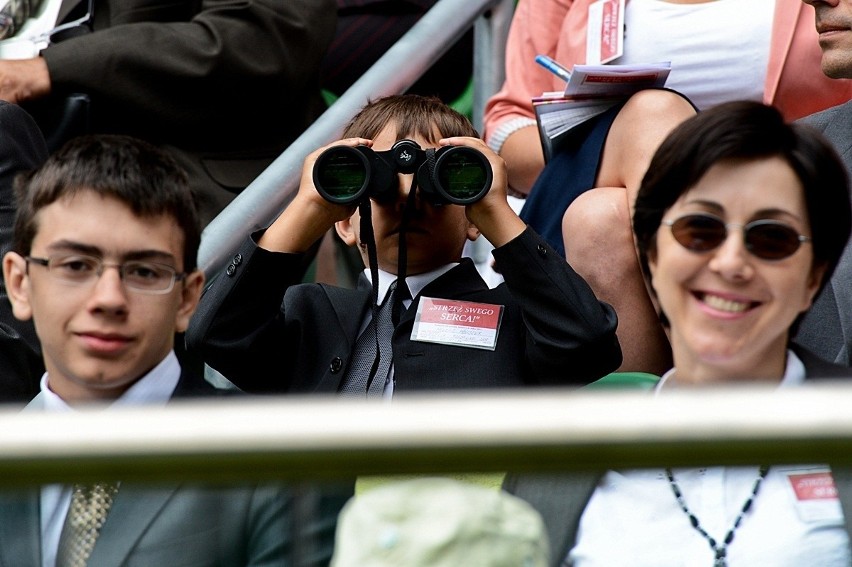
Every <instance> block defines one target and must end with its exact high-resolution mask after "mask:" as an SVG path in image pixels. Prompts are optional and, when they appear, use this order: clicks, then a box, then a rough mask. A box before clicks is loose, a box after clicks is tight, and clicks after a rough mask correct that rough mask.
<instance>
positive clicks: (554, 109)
mask: <svg viewBox="0 0 852 567" xmlns="http://www.w3.org/2000/svg"><path fill="white" fill-rule="evenodd" d="M670 71H671V62H663V63H651V64H646V65H575V66H574V68H573V69H572V70H571V72H570V73H571V74H570V79H569V80H568V83H567V85H566V86H565V90H564V91H562V92H546V93H542V94H541V95H540V96H537V97H534V98H533V99H532V103H533V110H534V111H535V116H536V122H537V124H538V130H539V134H540V136H541V146H542V148H543V150H544V159H545V161H549V160H550V158H551V156H553V154H554V152H555V151H557V150H558V149H559V146H560V143H561V142H563V141H564V139H565V138H566V137H567V135H568V133H569V132H570V131H571V130H572V129H574V128H576V127H577V126H579V125H580V124H583V123H584V122H586V121H588V120H590V119H592V118H594V117H595V116H598V115H600V114H603V113H604V112H606V111H607V110H609V109H610V108H612V107H613V106H615V105H616V104H618V103H619V102H621V101H623V100H625V99H627V98H629V97H630V96H631V95H632V94H634V93H636V92H638V91H640V90H642V89H648V88H659V87H662V86H664V85H665V84H666V80H667V79H668V77H669V72H670Z"/></svg>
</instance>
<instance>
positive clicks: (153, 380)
mask: <svg viewBox="0 0 852 567" xmlns="http://www.w3.org/2000/svg"><path fill="white" fill-rule="evenodd" d="M179 379H180V363H179V362H178V359H177V355H175V352H174V351H171V352H170V353H169V354H168V355H167V356H166V358H164V359H163V360H162V361H161V362H160V363H159V364H158V365H157V366H155V367H154V368H153V369H152V370H151V371H150V372H148V373H147V374H146V375H145V376H143V377H142V378H140V379H139V380H138V381H136V383H135V384H133V385H132V386H131V387H130V388H128V389H127V391H126V392H124V394H122V395H121V397H119V398H118V399H117V400H115V401H113V402H112V403H111V404H110V407H121V406H137V405H146V406H151V405H161V406H162V405H165V404H166V402H168V401H169V398H171V396H172V394H173V393H174V391H175V388H176V387H177V383H178V380H179ZM40 388H41V397H42V400H43V401H44V409H45V410H47V411H69V410H71V409H73V408H72V407H71V406H69V405H68V404H67V403H65V401H64V400H63V399H62V398H60V397H59V396H57V395H56V394H55V393H54V392H53V391H51V389H50V388H49V386H48V375H47V373H45V374H44V376H42V377H41V383H40Z"/></svg>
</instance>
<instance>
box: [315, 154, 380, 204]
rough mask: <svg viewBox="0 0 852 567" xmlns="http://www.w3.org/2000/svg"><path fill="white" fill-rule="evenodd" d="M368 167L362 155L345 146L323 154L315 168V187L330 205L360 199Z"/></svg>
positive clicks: (365, 185)
mask: <svg viewBox="0 0 852 567" xmlns="http://www.w3.org/2000/svg"><path fill="white" fill-rule="evenodd" d="M369 178H370V168H369V164H368V163H367V158H366V157H364V154H363V153H361V152H359V151H358V150H356V149H355V148H350V147H348V146H335V147H333V148H329V149H328V150H326V151H324V152H323V153H322V154H321V155H320V156H319V158H318V159H317V161H316V164H315V165H314V185H316V187H317V189H320V193H321V194H322V196H323V197H324V198H325V199H326V200H328V201H331V202H333V203H341V204H348V203H352V202H355V201H358V200H360V198H361V196H362V195H363V194H364V192H365V191H366V189H367V186H368V183H367V182H368V181H369Z"/></svg>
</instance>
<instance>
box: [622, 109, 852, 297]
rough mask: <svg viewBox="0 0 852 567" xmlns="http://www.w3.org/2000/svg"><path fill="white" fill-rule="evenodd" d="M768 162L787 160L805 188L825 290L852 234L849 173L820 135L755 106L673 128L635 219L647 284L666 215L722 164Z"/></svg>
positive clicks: (705, 114) (711, 113)
mask: <svg viewBox="0 0 852 567" xmlns="http://www.w3.org/2000/svg"><path fill="white" fill-rule="evenodd" d="M770 157H779V158H781V159H782V160H784V161H785V162H786V163H787V164H788V165H789V166H790V168H791V169H792V170H793V171H794V172H795V174H796V177H797V178H798V179H799V182H800V183H801V184H802V188H803V192H804V197H805V207H806V209H807V215H808V221H809V223H810V227H811V238H812V247H813V255H814V263H813V265H814V266H821V265H824V266H825V267H826V271H825V275H824V277H823V281H822V286H824V285H825V284H826V283H827V282H828V280H829V278H831V274H832V273H833V272H834V268H835V267H836V266H837V262H838V261H839V260H840V255H841V254H842V253H843V249H844V248H845V246H846V241H847V240H848V239H849V233H850V228H852V210H850V203H849V189H848V184H847V174H846V169H845V167H844V166H843V162H842V161H841V160H840V158H839V157H838V156H837V153H836V152H835V150H834V148H833V147H832V145H831V143H830V142H828V141H827V140H826V139H825V138H824V137H823V136H822V135H821V134H820V133H819V132H817V131H816V130H814V129H812V128H810V127H809V126H807V125H804V124H788V123H786V122H784V118H783V116H782V115H781V113H780V112H778V110H776V109H775V108H773V107H771V106H767V105H764V104H761V103H758V102H751V101H748V102H747V101H738V102H730V103H726V104H721V105H718V106H716V107H714V108H711V109H708V110H704V111H702V112H700V113H699V114H698V115H696V116H694V117H692V118H690V119H689V120H687V121H685V122H683V123H682V124H680V125H679V126H678V127H677V128H675V129H674V130H673V131H672V132H671V133H670V134H669V136H668V137H667V138H666V139H665V141H663V143H662V144H661V145H660V147H659V149H658V150H657V152H656V153H655V154H654V157H653V159H652V160H651V163H650V165H649V167H648V172H647V173H646V174H645V177H644V178H643V179H642V184H641V186H640V188H639V193H638V195H637V197H636V205H635V209H634V214H633V230H634V232H635V234H636V241H637V246H638V249H639V259H640V262H641V264H642V270H643V271H644V272H645V274H646V277H648V276H649V273H650V272H649V271H648V254H649V253H652V252H653V249H654V245H655V242H656V238H655V237H656V234H657V230H658V229H659V228H660V223H661V221H662V219H663V215H665V213H666V211H667V210H668V209H669V208H670V207H671V206H672V205H674V203H675V201H677V200H678V198H680V196H681V195H682V194H684V193H685V192H686V191H688V190H689V189H690V188H691V187H693V186H694V185H695V184H696V183H697V182H698V181H699V180H700V179H701V177H703V176H704V174H705V173H707V171H708V170H709V169H710V168H711V167H712V166H714V165H716V164H718V163H720V162H723V161H743V162H747V161H753V160H760V159H766V158H770ZM766 190H767V191H771V190H772V187H767V188H766ZM820 289H821V288H820Z"/></svg>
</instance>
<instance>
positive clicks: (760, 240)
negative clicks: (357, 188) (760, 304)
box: [662, 214, 811, 260]
mask: <svg viewBox="0 0 852 567" xmlns="http://www.w3.org/2000/svg"><path fill="white" fill-rule="evenodd" d="M662 224H664V225H666V226H669V227H671V229H672V236H673V237H674V239H675V240H677V241H678V243H679V244H680V245H681V246H683V247H684V248H686V249H687V250H691V251H693V252H709V251H711V250H714V249H716V248H718V247H719V246H721V245H722V243H723V242H724V241H725V240H726V239H727V238H728V230H729V229H731V228H734V227H738V228H741V229H742V230H743V239H744V240H745V247H746V250H748V251H749V252H751V253H752V254H754V255H755V256H757V257H758V258H761V259H763V260H783V259H784V258H787V257H789V256H792V255H793V254H795V253H796V250H798V249H799V246H800V245H801V244H802V243H803V242H810V241H811V238H810V237H808V236H802V235H801V234H799V233H798V232H796V230H795V229H794V228H793V227H791V226H789V225H787V224H784V223H783V222H780V221H776V220H770V219H762V220H756V221H752V222H750V223H748V224H746V225H742V224H737V223H726V222H725V221H723V220H722V219H720V218H719V217H715V216H713V215H705V214H694V215H685V216H682V217H680V218H678V219H675V220H664V221H662Z"/></svg>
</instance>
